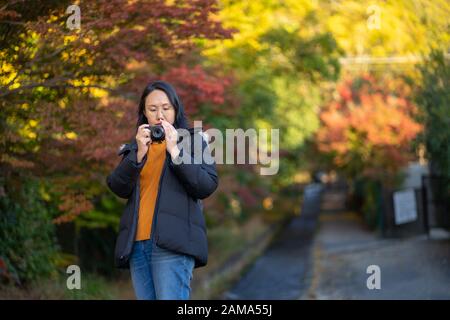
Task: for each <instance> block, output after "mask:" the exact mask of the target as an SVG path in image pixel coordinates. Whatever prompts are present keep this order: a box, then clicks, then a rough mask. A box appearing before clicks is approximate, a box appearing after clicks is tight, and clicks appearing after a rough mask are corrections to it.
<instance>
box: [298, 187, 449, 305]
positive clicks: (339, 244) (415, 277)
mask: <svg viewBox="0 0 450 320" xmlns="http://www.w3.org/2000/svg"><path fill="white" fill-rule="evenodd" d="M344 198H345V193H343V192H339V191H335V192H326V193H325V194H324V195H323V202H322V212H321V214H320V218H319V229H318V232H317V234H316V236H315V241H314V250H313V251H314V255H313V256H314V276H313V280H312V282H311V286H310V288H309V291H308V294H306V295H305V296H303V297H302V298H306V299H450V239H448V238H447V239H445V238H440V239H438V238H436V237H435V238H434V239H433V237H432V239H431V240H429V239H427V237H426V236H416V237H411V238H405V239H382V238H379V237H378V236H377V235H376V234H375V233H373V232H371V231H369V230H368V229H367V228H366V227H365V225H364V223H363V222H362V220H361V218H360V216H359V215H357V214H355V213H352V212H348V211H345V208H344V207H343V203H344ZM370 265H377V266H379V268H380V271H381V278H380V280H381V281H380V284H381V289H379V290H377V289H374V290H369V289H368V288H367V278H368V277H369V276H370V274H368V273H367V267H368V266H370Z"/></svg>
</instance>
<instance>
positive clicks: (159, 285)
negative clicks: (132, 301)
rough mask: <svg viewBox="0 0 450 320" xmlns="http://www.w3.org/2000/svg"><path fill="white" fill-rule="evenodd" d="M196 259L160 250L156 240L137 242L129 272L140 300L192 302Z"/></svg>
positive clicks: (131, 257)
mask: <svg viewBox="0 0 450 320" xmlns="http://www.w3.org/2000/svg"><path fill="white" fill-rule="evenodd" d="M194 263H195V261H194V257H192V256H189V255H185V254H181V253H176V252H173V251H170V250H167V249H163V248H161V247H158V246H157V245H156V243H155V242H154V241H153V238H151V239H149V240H143V241H135V242H134V245H133V251H132V253H131V256H130V272H131V279H132V281H133V287H134V291H135V293H136V298H137V299H138V300H189V298H190V293H191V286H190V283H191V280H192V273H193V270H194Z"/></svg>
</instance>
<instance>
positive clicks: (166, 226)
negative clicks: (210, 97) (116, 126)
mask: <svg viewBox="0 0 450 320" xmlns="http://www.w3.org/2000/svg"><path fill="white" fill-rule="evenodd" d="M189 133H190V134H191V139H190V141H192V144H193V141H194V135H195V134H199V133H198V131H195V133H194V130H193V129H190V130H189ZM201 141H202V150H203V151H204V150H205V149H206V152H209V149H208V147H207V144H206V142H205V141H204V140H203V139H202V140H201ZM137 149H138V147H137V142H136V140H134V139H133V141H132V142H131V143H129V144H126V145H124V146H123V147H122V148H121V149H120V151H119V155H122V156H123V158H122V160H121V162H120V163H119V165H118V166H117V167H116V168H115V170H114V171H113V172H112V173H111V174H110V175H109V176H108V177H107V180H106V181H107V184H108V187H109V188H110V189H111V190H112V191H113V192H114V193H115V194H116V195H117V196H119V197H121V198H125V199H128V201H127V204H126V207H125V210H124V212H123V214H122V217H121V219H120V227H119V234H118V237H117V241H116V246H115V264H116V266H117V267H118V268H129V257H130V254H131V252H132V248H133V244H134V239H135V236H136V229H137V220H138V212H139V198H140V196H139V190H140V187H139V180H140V179H139V177H140V172H141V169H142V168H143V167H144V165H145V163H146V162H147V156H145V157H144V158H143V160H142V161H141V163H139V164H138V163H137ZM191 149H192V154H191V156H192V157H193V156H194V154H193V152H194V148H191ZM182 152H183V150H182ZM205 154H208V153H205ZM181 155H182V154H181ZM217 185H218V176H217V171H216V166H215V164H214V163H213V164H207V163H206V162H205V161H201V163H200V164H196V163H195V162H194V161H192V162H191V164H175V163H173V162H172V159H171V157H170V154H169V153H166V162H165V164H164V167H163V172H162V175H161V179H160V183H159V192H158V197H157V200H156V206H155V215H154V220H153V224H152V234H153V235H154V237H155V241H156V244H157V245H158V246H160V247H162V248H165V249H169V250H173V251H175V252H178V253H183V254H188V255H191V256H193V257H194V258H195V268H197V267H202V266H205V265H206V263H207V261H208V241H207V237H206V224H205V218H204V216H203V210H202V203H201V199H204V198H206V197H208V196H210V195H211V194H212V193H213V192H214V191H215V190H216V188H217Z"/></svg>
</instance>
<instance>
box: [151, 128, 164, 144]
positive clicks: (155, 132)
mask: <svg viewBox="0 0 450 320" xmlns="http://www.w3.org/2000/svg"><path fill="white" fill-rule="evenodd" d="M150 136H151V139H152V141H156V142H159V141H163V140H164V139H165V132H164V128H163V127H162V126H161V125H156V126H152V127H151V128H150Z"/></svg>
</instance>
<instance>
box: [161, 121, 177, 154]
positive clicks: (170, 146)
mask: <svg viewBox="0 0 450 320" xmlns="http://www.w3.org/2000/svg"><path fill="white" fill-rule="evenodd" d="M161 125H162V126H163V128H164V132H165V133H166V149H167V152H169V153H170V155H171V156H172V159H174V158H176V157H177V156H178V154H179V153H180V150H179V149H178V147H177V142H178V132H177V129H175V127H174V126H173V125H171V124H170V123H169V122H167V121H166V120H161Z"/></svg>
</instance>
